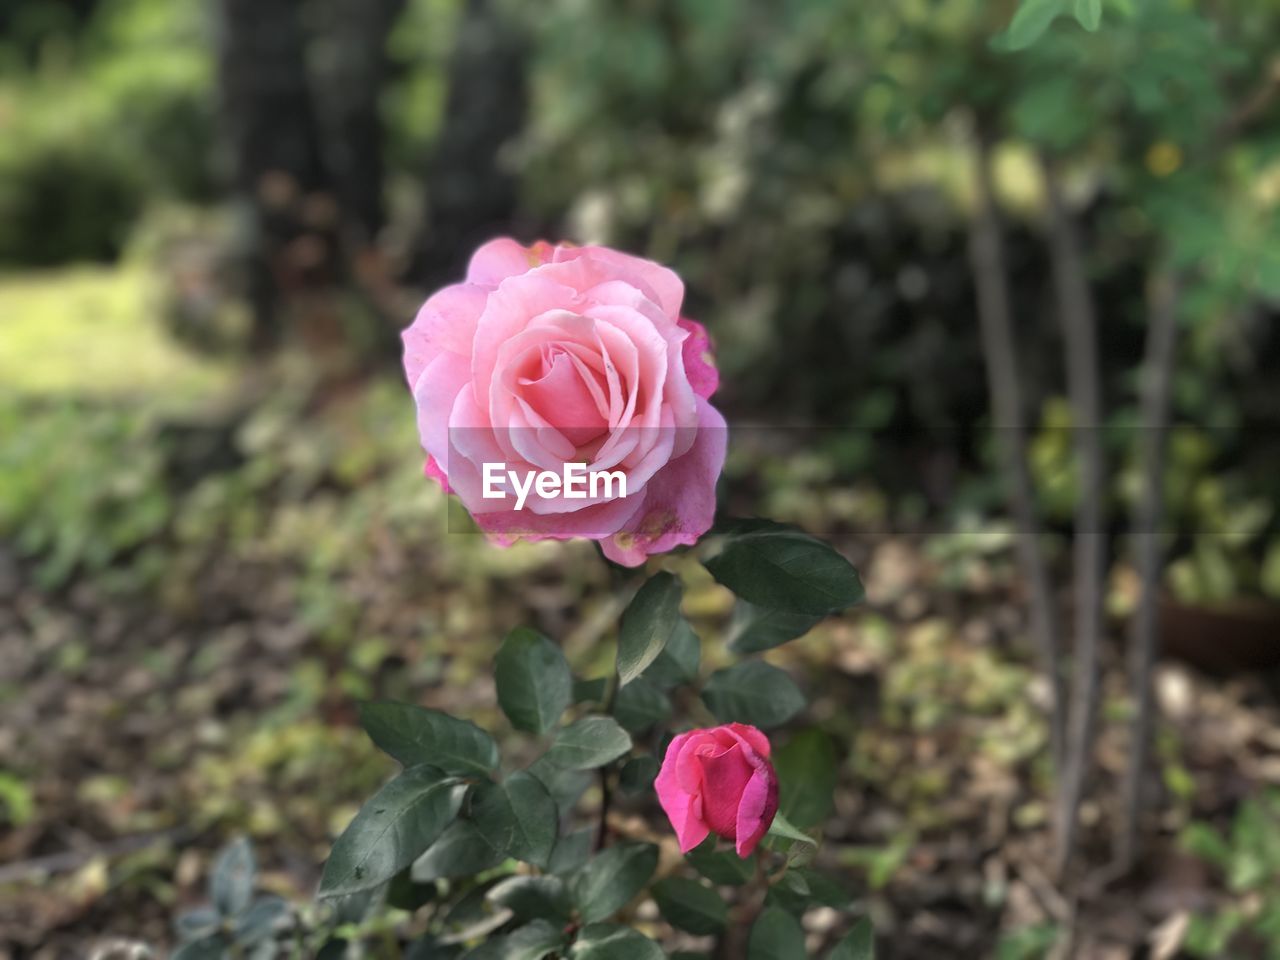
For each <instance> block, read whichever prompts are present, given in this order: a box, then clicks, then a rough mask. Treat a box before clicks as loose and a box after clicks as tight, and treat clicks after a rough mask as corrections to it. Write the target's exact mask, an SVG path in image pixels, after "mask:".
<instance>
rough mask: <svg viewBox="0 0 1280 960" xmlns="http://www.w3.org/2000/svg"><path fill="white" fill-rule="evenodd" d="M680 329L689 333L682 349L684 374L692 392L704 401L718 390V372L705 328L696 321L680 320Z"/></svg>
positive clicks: (682, 318)
mask: <svg viewBox="0 0 1280 960" xmlns="http://www.w3.org/2000/svg"><path fill="white" fill-rule="evenodd" d="M680 327H681V328H682V329H684V330H687V331H689V336H688V337H686V338H685V341H684V345H683V348H682V354H683V356H684V372H685V375H686V376H687V377H688V378H689V385H690V386H691V387H693V392H694V393H696V394H697V395H698V396H700V397H702V398H703V399H704V400H705V399H707V398H709V397H710V396H711V395H712V394H713V393H715V392H716V390H718V389H719V388H720V371H719V370H717V369H716V367H715V362H714V360H715V352H714V351H713V350H712V348H711V337H710V336H708V334H707V328H706V327H704V326H703V325H702V324H700V323H699V322H698V321H697V320H690V319H689V318H688V317H681V318H680Z"/></svg>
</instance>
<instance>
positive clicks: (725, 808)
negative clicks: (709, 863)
mask: <svg viewBox="0 0 1280 960" xmlns="http://www.w3.org/2000/svg"><path fill="white" fill-rule="evenodd" d="M654 788H655V789H656V790H657V791H658V802H659V803H661V804H662V809H663V810H665V811H666V814H667V818H668V819H669V820H670V821H671V826H672V827H674V828H675V831H676V837H677V839H679V841H680V850H681V851H682V852H684V853H688V852H689V851H690V850H692V849H693V848H694V847H696V846H697V845H698V844H700V843H701V842H702V841H703V840H705V839H706V838H707V834H708V833H714V834H715V835H716V836H719V837H724V838H725V839H726V840H733V841H734V842H735V844H736V845H737V850H738V856H740V857H746V856H749V855H750V853H751V851H753V850H754V849H755V848H756V844H758V843H759V842H760V839H761V838H762V837H763V836H764V835H765V834H766V833H768V832H769V825H770V824H771V823H773V817H774V814H776V813H777V812H778V777H777V774H775V773H774V771H773V764H772V763H770V762H769V738H768V737H766V736H765V735H764V734H763V733H761V732H760V731H759V730H757V729H756V728H755V727H751V726H747V725H746V724H744V723H728V724H725V725H724V726H720V727H713V728H711V729H709V730H690V731H689V732H688V733H682V734H680V735H679V736H678V737H676V738H675V739H674V740H672V741H671V745H670V746H669V747H667V753H666V756H664V757H663V758H662V769H661V770H660V771H659V772H658V778H657V780H656V781H654Z"/></svg>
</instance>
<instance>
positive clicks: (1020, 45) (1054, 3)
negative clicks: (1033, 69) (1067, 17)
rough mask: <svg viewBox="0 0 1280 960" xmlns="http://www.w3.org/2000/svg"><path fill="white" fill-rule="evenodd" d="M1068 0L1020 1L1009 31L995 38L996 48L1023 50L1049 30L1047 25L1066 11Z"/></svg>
mask: <svg viewBox="0 0 1280 960" xmlns="http://www.w3.org/2000/svg"><path fill="white" fill-rule="evenodd" d="M1067 2H1068V0H1022V4H1021V6H1019V7H1018V11H1017V13H1015V14H1014V15H1013V20H1012V21H1011V22H1010V23H1009V29H1008V30H1006V31H1005V32H1004V34H1002V35H1001V36H1000V37H998V38H997V46H1000V47H1002V48H1003V49H1005V50H1024V49H1026V48H1027V47H1029V46H1031V45H1032V44H1033V43H1035V42H1036V41H1037V40H1039V39H1040V37H1041V35H1042V34H1043V33H1044V32H1045V31H1046V30H1048V29H1049V25H1050V24H1051V23H1053V21H1054V20H1056V19H1057V18H1058V16H1059V15H1060V14H1063V13H1065V12H1066V10H1067Z"/></svg>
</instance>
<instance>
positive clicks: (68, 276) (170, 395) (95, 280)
mask: <svg viewBox="0 0 1280 960" xmlns="http://www.w3.org/2000/svg"><path fill="white" fill-rule="evenodd" d="M159 296H160V289H159V283H158V280H157V278H156V277H155V275H154V274H153V273H151V272H150V271H148V270H147V269H146V268H145V267H142V266H140V265H128V266H120V267H101V266H79V267H69V268H64V269H58V270H48V271H40V272H30V273H21V274H13V275H8V276H3V275H0V386H2V387H3V389H4V390H5V391H6V392H7V393H10V394H11V395H13V394H21V395H33V396H60V395H61V396H77V397H92V398H122V399H141V400H147V401H148V402H149V403H150V402H153V403H155V404H156V405H160V406H169V405H183V404H187V403H191V402H193V401H197V400H199V399H202V398H205V397H208V396H209V395H210V394H211V393H214V392H216V391H218V390H219V389H221V388H222V387H224V386H225V385H226V384H227V383H228V382H229V380H230V375H231V369H230V367H229V366H228V365H227V364H225V363H221V362H217V361H213V360H209V359H206V358H201V357H198V356H195V355H194V354H192V353H191V352H189V351H187V350H184V349H183V348H182V347H181V346H180V345H179V344H177V343H175V342H173V341H172V340H171V339H170V338H169V336H168V335H167V333H166V331H165V329H164V327H163V326H162V324H161V323H160V322H159V320H158V318H157V312H158V298H159Z"/></svg>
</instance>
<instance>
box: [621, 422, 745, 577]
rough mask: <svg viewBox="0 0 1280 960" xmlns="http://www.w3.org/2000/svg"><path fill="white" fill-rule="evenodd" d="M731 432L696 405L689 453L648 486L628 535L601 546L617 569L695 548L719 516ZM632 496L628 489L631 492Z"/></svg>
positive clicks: (660, 472) (627, 531) (661, 472)
mask: <svg viewBox="0 0 1280 960" xmlns="http://www.w3.org/2000/svg"><path fill="white" fill-rule="evenodd" d="M727 433H728V429H727V427H726V426H725V422H724V417H722V416H721V415H720V412H719V411H718V410H716V409H715V408H714V407H712V406H711V405H710V404H709V403H707V402H706V401H705V400H703V399H702V398H699V399H698V435H697V437H696V438H695V440H694V444H693V446H692V447H691V448H690V450H689V452H688V453H686V454H685V455H684V456H683V457H680V458H679V459H678V460H673V461H672V462H670V463H668V464H667V465H666V466H665V467H663V468H662V469H661V470H659V471H658V472H657V473H656V474H654V476H653V477H652V478H651V479H650V480H649V482H648V483H647V484H645V488H644V504H643V507H642V508H641V509H640V510H638V511H637V512H636V513H635V514H634V515H633V518H632V522H631V523H630V524H628V526H627V528H626V530H625V531H623V532H620V533H617V534H615V535H614V536H612V537H610V538H609V539H608V540H606V541H605V542H604V543H603V544H602V545H601V546H602V548H603V549H604V554H605V556H606V557H608V558H609V559H610V560H612V561H614V562H615V563H620V564H622V565H623V566H628V567H636V566H639V565H640V564H642V563H644V561H645V559H646V558H647V557H648V556H649V555H650V554H653V553H664V552H666V551H668V550H671V549H672V548H673V547H675V546H677V545H679V544H692V543H697V541H698V538H699V537H700V536H702V535H703V534H704V533H706V532H707V531H708V530H709V529H711V524H712V521H713V520H714V519H715V513H716V496H715V485H716V478H717V477H718V476H719V475H720V470H721V468H722V467H723V466H724V455H725V446H726V442H727V439H728V438H727ZM628 493H630V489H628Z"/></svg>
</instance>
